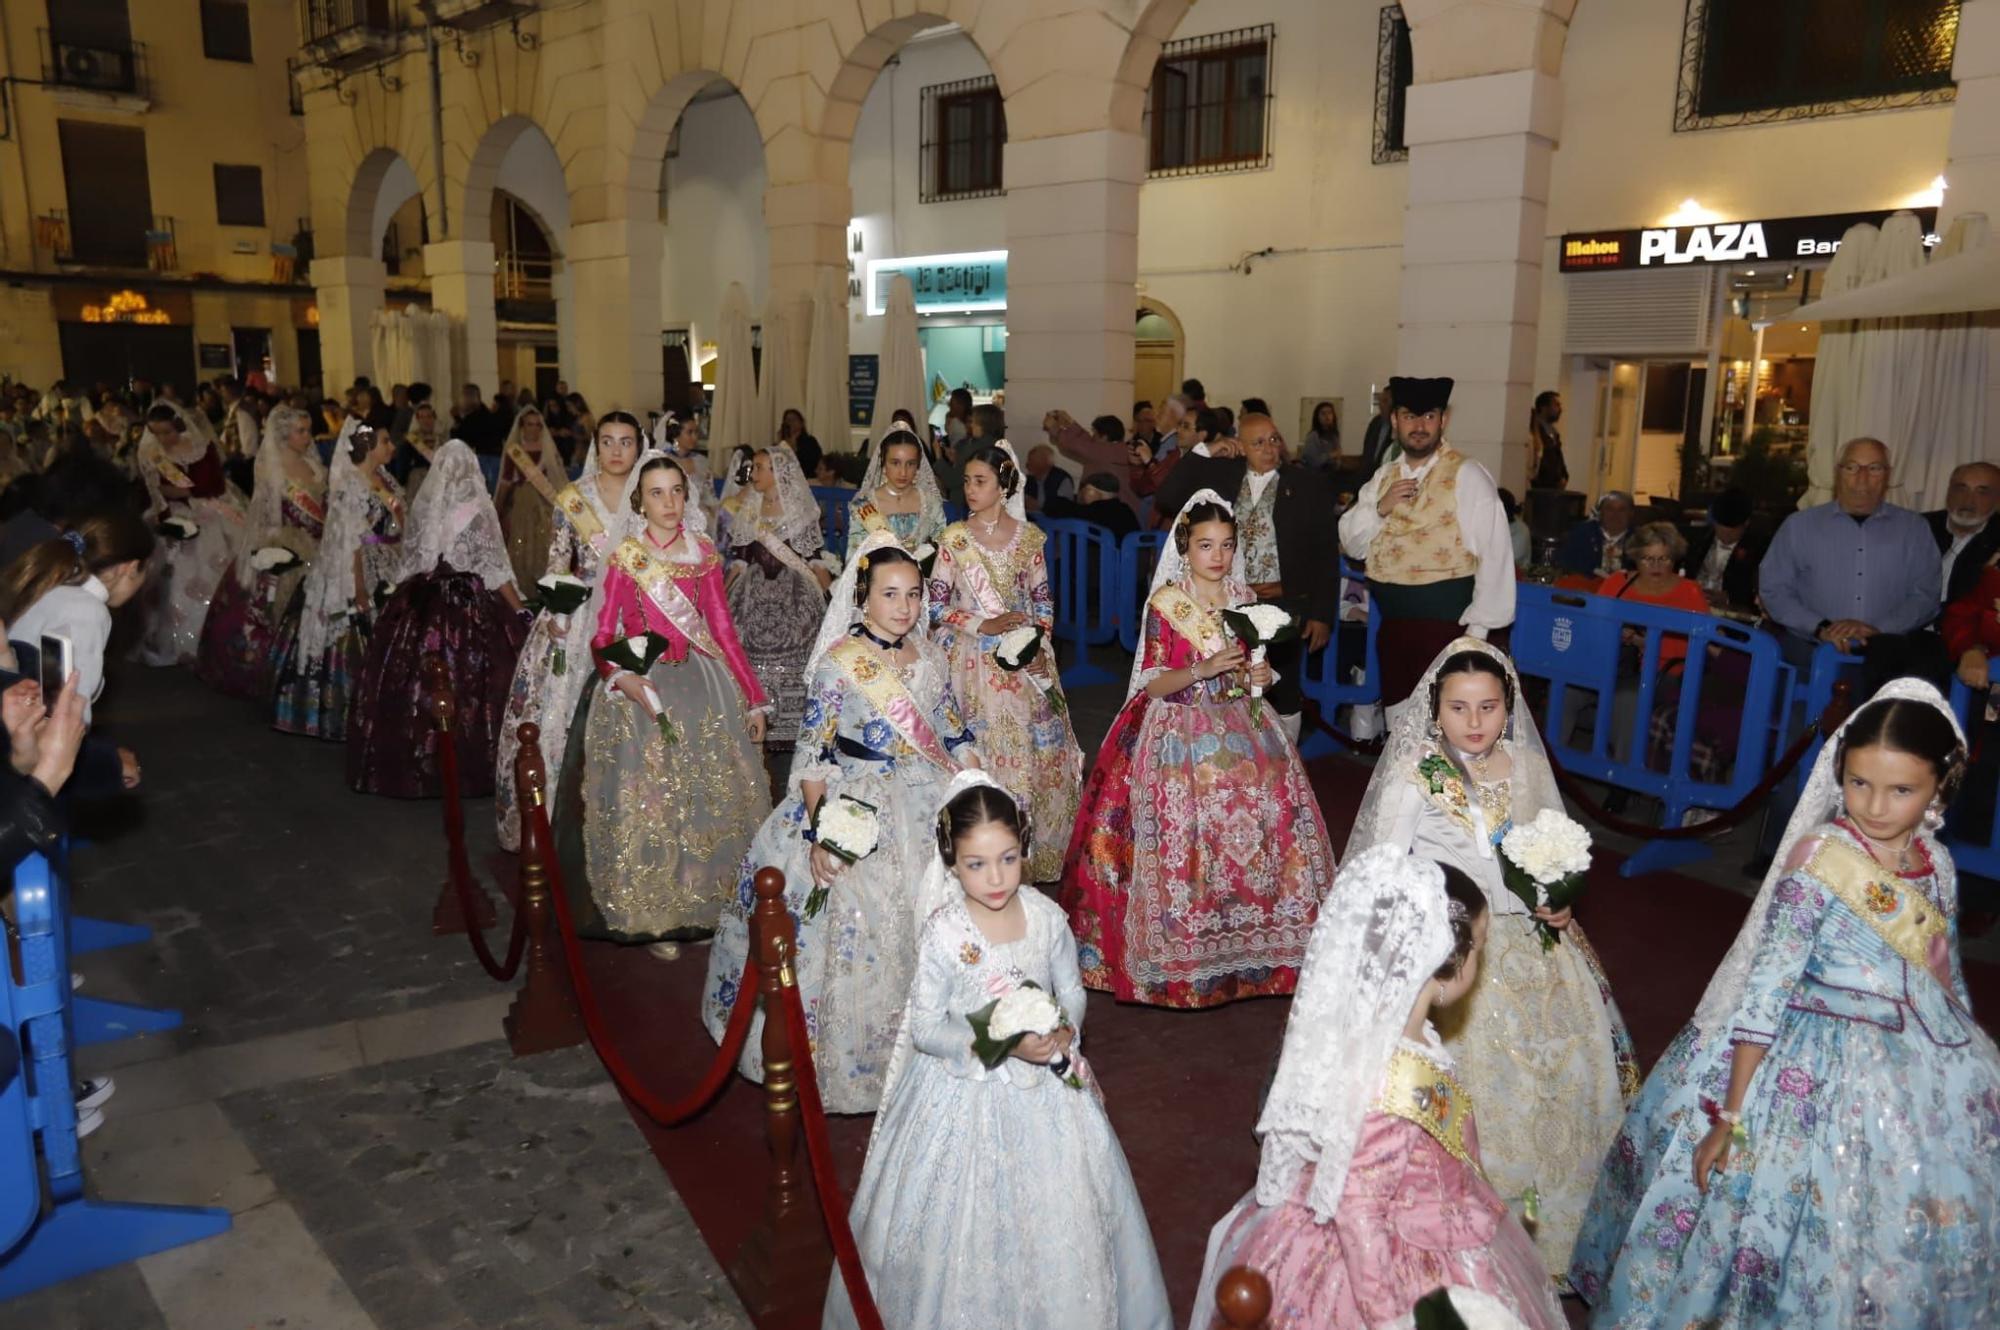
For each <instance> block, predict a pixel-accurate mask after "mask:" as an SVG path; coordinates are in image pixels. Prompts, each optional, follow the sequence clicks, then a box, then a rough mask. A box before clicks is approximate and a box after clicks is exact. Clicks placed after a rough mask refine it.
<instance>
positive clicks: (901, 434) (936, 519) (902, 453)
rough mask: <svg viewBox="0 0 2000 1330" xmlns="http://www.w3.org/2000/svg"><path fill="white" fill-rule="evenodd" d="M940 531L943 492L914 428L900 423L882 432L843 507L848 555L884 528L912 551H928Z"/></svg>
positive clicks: (942, 528)
mask: <svg viewBox="0 0 2000 1330" xmlns="http://www.w3.org/2000/svg"><path fill="white" fill-rule="evenodd" d="M943 530H944V495H943V494H942V493H941V492H940V491H939V490H938V483H937V477H936V476H935V475H933V474H932V472H931V468H930V466H929V464H928V463H927V462H926V461H925V459H924V445H923V443H922V442H921V441H920V440H918V438H917V436H916V433H915V432H914V431H913V430H910V429H909V428H907V427H905V426H901V425H898V426H896V427H894V428H892V429H890V430H889V432H888V433H886V434H884V435H883V436H882V442H881V443H879V444H877V445H876V447H875V455H874V456H873V457H871V458H870V459H869V460H868V474H867V475H865V476H864V477H862V480H861V488H860V489H859V490H857V491H855V494H854V501H853V502H852V503H851V504H849V505H848V509H847V557H848V558H850V559H852V558H853V557H854V554H855V552H856V551H857V550H859V549H860V548H861V545H862V542H864V541H866V540H867V539H868V537H869V536H871V535H875V534H878V533H881V532H887V533H889V534H891V535H893V536H895V538H896V540H897V542H898V543H899V544H901V545H902V547H903V548H904V549H906V550H909V551H910V552H911V553H913V554H917V555H923V554H925V553H926V551H925V549H924V547H925V546H926V545H931V546H935V545H936V543H937V538H938V533H939V532H941V531H943Z"/></svg>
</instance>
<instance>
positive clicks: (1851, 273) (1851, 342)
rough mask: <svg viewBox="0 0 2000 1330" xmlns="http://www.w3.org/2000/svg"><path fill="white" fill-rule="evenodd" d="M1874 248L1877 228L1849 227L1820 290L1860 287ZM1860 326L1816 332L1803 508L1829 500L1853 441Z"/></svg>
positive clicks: (1844, 325)
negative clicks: (1837, 465)
mask: <svg viewBox="0 0 2000 1330" xmlns="http://www.w3.org/2000/svg"><path fill="white" fill-rule="evenodd" d="M1874 248H1875V228H1874V227H1873V226H1870V225H1867V224H1866V223H1860V224H1857V225H1854V226H1850V227H1848V228H1847V234H1846V235H1844V236H1842V237H1841V240H1840V249H1839V251H1838V252H1837V253H1835V254H1834V256H1833V262H1832V263H1831V264H1829V265H1828V266H1827V270H1826V280H1825V282H1824V283H1823V284H1822V287H1821V290H1822V292H1823V294H1824V295H1826V296H1828V297H1838V296H1840V295H1842V294H1844V293H1845V292H1848V291H1852V290H1854V289H1855V288H1857V287H1858V286H1860V284H1861V280H1862V278H1861V272H1862V269H1863V267H1864V266H1866V263H1867V258H1868V255H1869V254H1870V253H1871V252H1872V251H1873V250H1874ZM1859 335H1860V332H1859V325H1858V324H1856V323H1853V322H1849V321H1843V322H1839V323H1828V324H1825V325H1824V326H1822V327H1821V328H1820V330H1819V354H1818V356H1817V358H1816V359H1815V361H1814V364H1813V386H1812V407H1811V410H1810V411H1809V412H1808V413H1807V415H1808V419H1809V420H1810V421H1811V424H1810V425H1809V426H1808V427H1807V433H1806V492H1805V494H1804V496H1803V497H1801V498H1800V500H1799V506H1800V507H1801V508H1808V507H1812V506H1813V505H1815V504H1821V503H1825V502H1826V501H1827V500H1828V499H1829V498H1831V497H1832V496H1833V460H1834V454H1835V453H1836V452H1837V451H1839V449H1840V445H1841V444H1842V443H1843V442H1845V441H1846V440H1848V439H1851V438H1853V437H1854V433H1853V424H1854V421H1855V420H1856V419H1857V417H1858V416H1859V413H1860V404H1861V378H1860V376H1859V375H1857V374H1856V373H1854V366H1855V363H1856V361H1855V343H1856V340H1857V338H1858V337H1859Z"/></svg>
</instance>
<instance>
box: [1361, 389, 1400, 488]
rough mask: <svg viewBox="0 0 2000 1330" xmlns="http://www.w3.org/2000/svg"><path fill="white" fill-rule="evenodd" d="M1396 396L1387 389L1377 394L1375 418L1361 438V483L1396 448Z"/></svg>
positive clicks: (1377, 391)
mask: <svg viewBox="0 0 2000 1330" xmlns="http://www.w3.org/2000/svg"><path fill="white" fill-rule="evenodd" d="M1395 415H1396V402H1395V396H1394V394H1393V393H1392V392H1390V390H1389V389H1388V388H1386V387H1384V388H1379V389H1377V390H1376V392H1375V416H1374V418H1373V419H1371V420H1370V421H1369V422H1368V428H1367V430H1366V431H1364V432H1363V433H1362V436H1361V482H1362V483H1363V484H1364V485H1365V484H1367V482H1368V478H1369V477H1370V476H1372V475H1374V474H1375V472H1376V470H1377V469H1378V468H1380V467H1381V465H1382V463H1383V462H1385V461H1387V460H1388V459H1389V457H1390V455H1391V454H1392V453H1393V452H1394V450H1395V447H1396V424H1395Z"/></svg>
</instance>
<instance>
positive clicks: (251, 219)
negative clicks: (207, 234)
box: [215, 162, 264, 226]
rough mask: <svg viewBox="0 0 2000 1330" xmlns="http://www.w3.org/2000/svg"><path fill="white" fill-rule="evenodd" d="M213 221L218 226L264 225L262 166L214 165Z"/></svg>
mask: <svg viewBox="0 0 2000 1330" xmlns="http://www.w3.org/2000/svg"><path fill="white" fill-rule="evenodd" d="M215 220H216V223H217V224H218V225H221V226H262V225H263V224H264V168H263V167H261V166H224V165H222V164H221V163H219V162H218V163H217V164H216V167H215Z"/></svg>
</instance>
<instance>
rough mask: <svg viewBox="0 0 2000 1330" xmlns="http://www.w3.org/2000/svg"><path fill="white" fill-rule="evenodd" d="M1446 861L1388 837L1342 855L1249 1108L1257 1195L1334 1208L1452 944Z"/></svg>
mask: <svg viewBox="0 0 2000 1330" xmlns="http://www.w3.org/2000/svg"><path fill="white" fill-rule="evenodd" d="M1448 909H1449V906H1448V902H1447V899H1446V896H1445V891H1444V873H1443V871H1442V870H1441V869H1439V868H1438V866H1437V865H1436V864H1434V863H1432V862H1431V861H1430V860H1428V859H1419V858H1416V857H1415V856H1413V855H1410V854H1407V853H1405V852H1404V850H1403V849H1402V847H1400V846H1396V845H1377V846H1375V847H1374V848H1372V849H1369V850H1366V851H1363V852H1362V853H1361V854H1359V855H1356V856H1355V857H1354V858H1351V859H1349V860H1347V861H1346V862H1345V863H1343V864H1342V865H1341V866H1340V872H1339V874H1338V875H1337V876H1336V877H1335V878H1334V883H1333V890H1332V891H1331V892H1329V893H1328V894H1327V897H1326V899H1325V900H1324V901H1322V902H1320V907H1319V921H1318V922H1317V923H1316V924H1314V925H1313V935H1312V941H1311V942H1309V943H1308V944H1307V945H1306V959H1305V964H1304V966H1303V967H1302V968H1301V969H1300V971H1299V987H1298V994H1297V996H1295V997H1294V998H1293V999H1292V1012H1291V1016H1290V1018H1289V1019H1288V1020H1287V1021H1286V1022H1285V1043H1284V1049H1283V1052H1282V1053H1281V1054H1280V1055H1279V1058H1278V1071H1277V1075H1276V1076H1275V1077H1273V1079H1272V1081H1271V1093H1270V1097H1269V1098H1268V1099H1266V1100H1265V1102H1264V1112H1263V1115H1262V1116H1261V1117H1259V1118H1258V1120H1257V1131H1258V1134H1259V1135H1260V1136H1261V1137H1262V1138H1263V1157H1262V1159H1261V1160H1260V1161H1259V1162H1258V1165H1257V1203H1258V1204H1259V1205H1264V1206H1275V1205H1281V1204H1283V1203H1284V1202H1286V1201H1287V1200H1289V1199H1291V1197H1292V1195H1293V1193H1294V1192H1295V1191H1296V1189H1297V1187H1298V1182H1299V1178H1300V1176H1301V1174H1303V1173H1304V1171H1305V1170H1306V1168H1307V1167H1312V1168H1313V1169H1314V1172H1313V1179H1312V1183H1311V1186H1310V1187H1309V1189H1308V1190H1307V1192H1306V1198H1305V1199H1306V1203H1307V1204H1308V1205H1310V1206H1311V1207H1312V1212H1313V1216H1314V1217H1315V1218H1316V1219H1318V1220H1319V1221H1320V1222H1321V1223H1325V1222H1326V1221H1328V1220H1330V1219H1332V1218H1333V1215H1334V1212H1335V1210H1337V1209H1338V1208H1339V1206H1340V1193H1341V1191H1342V1190H1343V1189H1344V1188H1345V1187H1346V1185H1347V1167H1348V1164H1349V1163H1350V1162H1351V1161H1352V1159H1353V1157H1354V1147H1355V1143H1356V1142H1357V1141H1358V1140H1359V1139H1360V1135H1361V1124H1362V1121H1363V1119H1365V1118H1366V1117H1367V1116H1368V1109H1369V1106H1370V1105H1371V1104H1373V1103H1374V1101H1375V1097H1376V1094H1377V1093H1378V1092H1379V1090H1380V1088H1381V1084H1382V1073H1383V1071H1384V1069H1385V1068H1386V1067H1387V1066H1388V1064H1389V1055H1390V1054H1391V1053H1393V1052H1394V1051H1395V1049H1396V1044H1397V1041H1398V1040H1400V1039H1401V1038H1402V1035H1403V1029H1404V1027H1405V1026H1406V1025H1407V1024H1408V1023H1409V1019H1410V1010H1411V1008H1412V1007H1414V1006H1415V1005H1416V1001H1417V995H1418V993H1419V992H1421V991H1422V990H1423V986H1424V984H1425V983H1426V982H1428V981H1429V979H1430V978H1431V976H1432V975H1433V974H1435V973H1436V972H1437V968H1438V967H1439V966H1440V965H1443V964H1444V963H1445V961H1446V959H1447V958H1448V957H1450V955H1451V950H1452V937H1451V925H1450V922H1449V917H1448Z"/></svg>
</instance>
